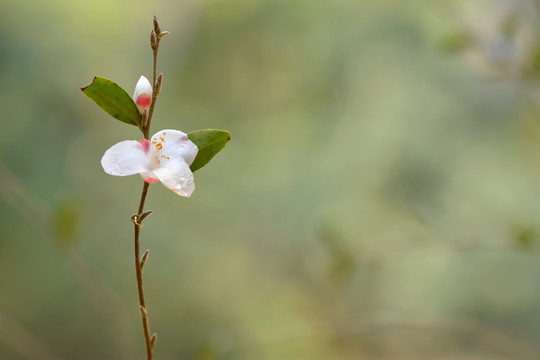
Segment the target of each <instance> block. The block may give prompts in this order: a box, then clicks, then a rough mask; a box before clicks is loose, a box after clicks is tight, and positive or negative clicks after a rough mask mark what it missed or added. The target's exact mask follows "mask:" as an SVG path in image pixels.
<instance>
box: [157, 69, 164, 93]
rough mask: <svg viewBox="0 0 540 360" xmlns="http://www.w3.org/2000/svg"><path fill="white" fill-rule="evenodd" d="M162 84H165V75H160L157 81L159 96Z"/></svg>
mask: <svg viewBox="0 0 540 360" xmlns="http://www.w3.org/2000/svg"><path fill="white" fill-rule="evenodd" d="M162 82H163V73H159V75H158V78H157V80H156V94H159V93H160V92H161V83H162Z"/></svg>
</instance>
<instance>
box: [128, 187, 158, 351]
mask: <svg viewBox="0 0 540 360" xmlns="http://www.w3.org/2000/svg"><path fill="white" fill-rule="evenodd" d="M148 185H150V184H148V183H147V182H144V186H143V190H142V194H141V201H140V203H139V211H138V213H137V217H136V219H135V221H133V223H134V226H135V273H136V275H137V291H138V293H139V306H140V309H141V317H142V325H143V331H144V340H145V343H146V358H147V360H152V359H153V357H154V349H153V346H152V343H151V337H150V323H149V321H148V312H147V311H146V301H145V299H144V289H143V278H142V266H141V261H140V256H141V254H140V241H139V240H140V233H141V224H140V223H139V218H140V216H141V214H142V212H143V210H144V202H145V200H146V194H147V193H148Z"/></svg>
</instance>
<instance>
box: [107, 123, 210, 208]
mask: <svg viewBox="0 0 540 360" xmlns="http://www.w3.org/2000/svg"><path fill="white" fill-rule="evenodd" d="M198 151H199V149H198V148H197V145H195V144H194V143H193V142H192V141H191V140H189V138H188V136H187V135H186V134H184V133H183V132H181V131H178V130H161V131H159V132H157V133H156V134H155V135H154V136H152V139H150V140H146V139H142V140H140V141H136V140H126V141H121V142H119V143H118V144H116V145H113V146H112V147H111V148H110V149H109V150H107V151H106V152H105V155H103V158H102V159H101V166H103V170H105V172H106V173H107V174H110V175H115V176H127V175H134V174H141V176H142V178H143V179H144V181H146V182H147V183H150V184H152V183H155V182H157V181H161V183H162V184H163V185H165V186H166V187H167V188H169V189H171V190H172V191H174V192H175V193H177V194H178V195H181V196H186V197H189V196H191V194H192V193H193V190H195V183H194V182H193V173H192V172H191V169H190V168H189V166H190V165H191V164H192V163H193V161H194V160H195V157H196V156H197V153H198Z"/></svg>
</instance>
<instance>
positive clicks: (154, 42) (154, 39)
mask: <svg viewBox="0 0 540 360" xmlns="http://www.w3.org/2000/svg"><path fill="white" fill-rule="evenodd" d="M156 46H157V35H156V32H155V31H154V30H152V31H151V32H150V47H151V48H152V50H156Z"/></svg>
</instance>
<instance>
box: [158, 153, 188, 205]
mask: <svg viewBox="0 0 540 360" xmlns="http://www.w3.org/2000/svg"><path fill="white" fill-rule="evenodd" d="M153 173H154V175H155V176H157V178H158V179H159V180H160V181H161V183H162V184H163V185H165V186H166V187H167V188H169V189H171V190H172V191H174V192H175V193H177V194H178V195H180V196H186V197H190V196H191V194H192V193H193V190H195V183H194V182H193V173H192V172H191V169H190V168H189V165H188V164H187V163H186V162H185V161H184V160H182V159H174V160H164V161H162V162H161V166H160V167H159V168H157V169H154V170H153Z"/></svg>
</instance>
